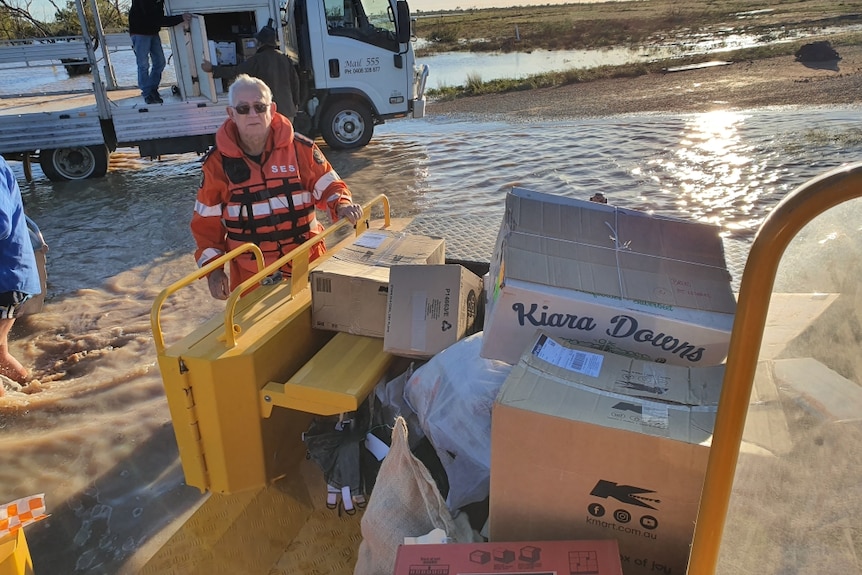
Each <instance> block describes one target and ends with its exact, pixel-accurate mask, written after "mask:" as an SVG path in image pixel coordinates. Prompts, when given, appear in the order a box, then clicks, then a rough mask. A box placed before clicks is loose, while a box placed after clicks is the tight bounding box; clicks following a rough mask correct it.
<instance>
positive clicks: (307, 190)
mask: <svg viewBox="0 0 862 575" xmlns="http://www.w3.org/2000/svg"><path fill="white" fill-rule="evenodd" d="M238 141H239V134H238V132H237V128H236V124H234V122H233V120H230V119H228V120H226V121H225V123H224V124H222V126H221V127H220V128H219V130H218V132H217V133H216V145H215V147H214V148H213V149H212V150H211V151H210V152H209V153H208V155H207V156H206V157H205V158H204V162H203V173H202V175H201V184H200V187H199V188H198V192H197V200H196V201H195V211H194V214H193V215H192V221H191V229H192V235H193V236H194V238H195V243H196V244H197V249H196V250H195V260H197V264H198V266H199V267H203V266H204V265H206V264H207V263H208V262H210V261H212V260H213V259H215V258H217V257H219V256H221V255H223V254H225V253H227V252H228V251H230V250H232V249H234V248H236V247H238V246H240V245H242V244H244V243H246V242H252V243H255V244H257V245H258V246H259V247H260V248H261V250H262V251H263V254H264V258H265V260H266V262H265V265H269V264H271V263H272V262H274V261H275V260H276V259H278V258H279V257H281V256H282V255H284V254H286V253H288V252H289V251H290V250H291V249H293V248H294V247H296V246H297V245H299V244H301V243H303V242H305V241H306V240H307V239H309V238H312V237H314V236H316V235H318V234H320V233H321V232H322V231H323V225H322V224H321V223H320V222H319V221H318V220H317V217H316V215H315V209H320V210H327V211H328V212H329V217H330V219H331V220H332V221H333V222H334V221H336V220H337V219H338V215H337V214H336V209H337V208H338V207H339V206H341V205H350V204H351V203H352V197H351V194H350V190H349V189H348V188H347V185H346V184H345V183H344V181H343V180H342V179H341V178H340V177H339V176H338V174H337V173H336V172H335V170H334V169H332V166H331V165H330V164H329V162H328V161H327V159H326V158H325V157H324V156H323V154H322V153H321V151H320V149H318V147H317V145H316V144H315V143H314V142H313V141H311V140H309V139H308V138H306V137H305V136H302V135H301V134H295V133H294V131H293V126H292V125H291V124H290V122H289V121H288V120H287V119H286V118H284V116H282V115H281V114H278V113H276V114H273V118H272V124H271V126H270V134H269V137H268V139H267V143H266V149H265V151H264V153H263V154H262V155H261V158H260V164H258V163H257V162H255V161H253V160H251V159H250V158H248V157H247V156H246V155H245V153H244V152H243V151H242V149H241V148H240V146H239V144H238ZM325 251H326V247H325V246H324V244H323V242H321V243H319V244H317V245H316V246H315V247H314V248H313V250H312V253H311V258H312V259H314V258H317V257H320V255H322V254H323V253H324V252H325ZM285 271H289V269H286V270H285ZM255 273H257V264H256V262H255V261H254V256H253V255H252V254H251V253H248V254H243V255H241V256H239V257H238V258H236V259H234V260H233V261H232V262H231V265H230V284H231V290H233V289H234V288H235V287H236V286H238V285H239V284H240V283H242V282H243V281H245V280H246V279H248V278H250V277H251V276H252V275H254V274H255Z"/></svg>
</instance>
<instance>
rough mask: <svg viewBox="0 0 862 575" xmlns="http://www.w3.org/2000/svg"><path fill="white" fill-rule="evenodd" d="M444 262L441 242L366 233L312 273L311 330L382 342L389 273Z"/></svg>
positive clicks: (430, 239) (436, 239)
mask: <svg viewBox="0 0 862 575" xmlns="http://www.w3.org/2000/svg"><path fill="white" fill-rule="evenodd" d="M445 258H446V248H445V242H444V240H443V239H442V238H435V237H430V236H421V235H415V234H405V233H401V232H391V231H380V230H376V231H373V232H372V231H369V232H365V233H364V234H362V235H361V236H359V237H358V238H356V240H355V241H354V242H353V243H352V244H350V245H348V246H345V247H343V248H341V249H340V250H339V251H338V252H337V253H335V254H333V255H332V256H331V257H330V258H329V259H328V260H326V261H325V262H323V263H322V264H320V265H319V266H318V267H316V268H315V269H314V270H312V272H311V274H310V280H311V321H312V325H313V326H314V327H316V328H319V329H327V330H332V331H344V332H347V333H352V334H354V335H365V336H369V337H380V338H382V337H383V336H384V333H385V328H386V302H387V298H388V291H389V268H390V267H391V266H395V265H401V264H423V265H424V264H442V263H443V262H444V260H445Z"/></svg>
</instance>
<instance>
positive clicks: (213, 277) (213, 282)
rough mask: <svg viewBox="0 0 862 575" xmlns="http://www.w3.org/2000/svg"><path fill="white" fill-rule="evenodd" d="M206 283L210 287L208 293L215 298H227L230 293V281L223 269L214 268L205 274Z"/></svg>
mask: <svg viewBox="0 0 862 575" xmlns="http://www.w3.org/2000/svg"><path fill="white" fill-rule="evenodd" d="M207 283H208V284H209V288H210V295H212V296H213V297H214V298H216V299H227V297H228V296H229V295H230V282H229V281H228V279H227V274H226V273H224V270H221V269H219V270H215V271H214V272H212V273H211V274H210V275H208V276H207Z"/></svg>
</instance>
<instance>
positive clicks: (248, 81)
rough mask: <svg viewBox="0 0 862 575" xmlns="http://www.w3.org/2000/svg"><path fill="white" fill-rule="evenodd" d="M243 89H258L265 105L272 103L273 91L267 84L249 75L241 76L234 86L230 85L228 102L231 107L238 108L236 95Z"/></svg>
mask: <svg viewBox="0 0 862 575" xmlns="http://www.w3.org/2000/svg"><path fill="white" fill-rule="evenodd" d="M243 88H257V89H258V90H260V96H261V98H262V99H263V103H264V104H269V103H271V102H272V90H270V89H269V86H267V85H266V82H264V81H263V80H261V79H260V78H255V77H254V76H249V75H248V74H240V75H239V76H237V77H236V79H235V80H234V81H233V84H231V85H230V89H229V90H228V92H227V96H228V101H229V102H230V105H231V106H236V94H237V92H239V91H240V90H242V89H243Z"/></svg>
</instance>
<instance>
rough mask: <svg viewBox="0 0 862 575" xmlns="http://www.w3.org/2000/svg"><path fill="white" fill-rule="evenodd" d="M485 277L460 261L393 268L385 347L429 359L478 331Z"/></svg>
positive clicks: (392, 350)
mask: <svg viewBox="0 0 862 575" xmlns="http://www.w3.org/2000/svg"><path fill="white" fill-rule="evenodd" d="M481 297H482V278H480V277H479V276H477V275H476V274H474V273H473V272H471V271H470V270H468V269H467V268H465V267H464V266H462V265H458V264H448V265H446V264H444V265H397V266H393V267H391V268H390V269H389V297H388V300H387V311H386V333H385V335H384V337H383V350H384V351H387V352H389V353H391V354H394V355H400V356H406V357H418V358H429V357H432V356H434V355H435V354H437V353H439V352H441V351H443V350H444V349H446V348H447V347H449V346H450V345H452V344H453V343H455V342H456V341H458V340H459V339H461V338H462V337H464V336H465V335H469V334H471V333H473V327H474V323H475V321H476V314H477V312H478V309H479V306H480V304H481V302H480V298H481Z"/></svg>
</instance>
